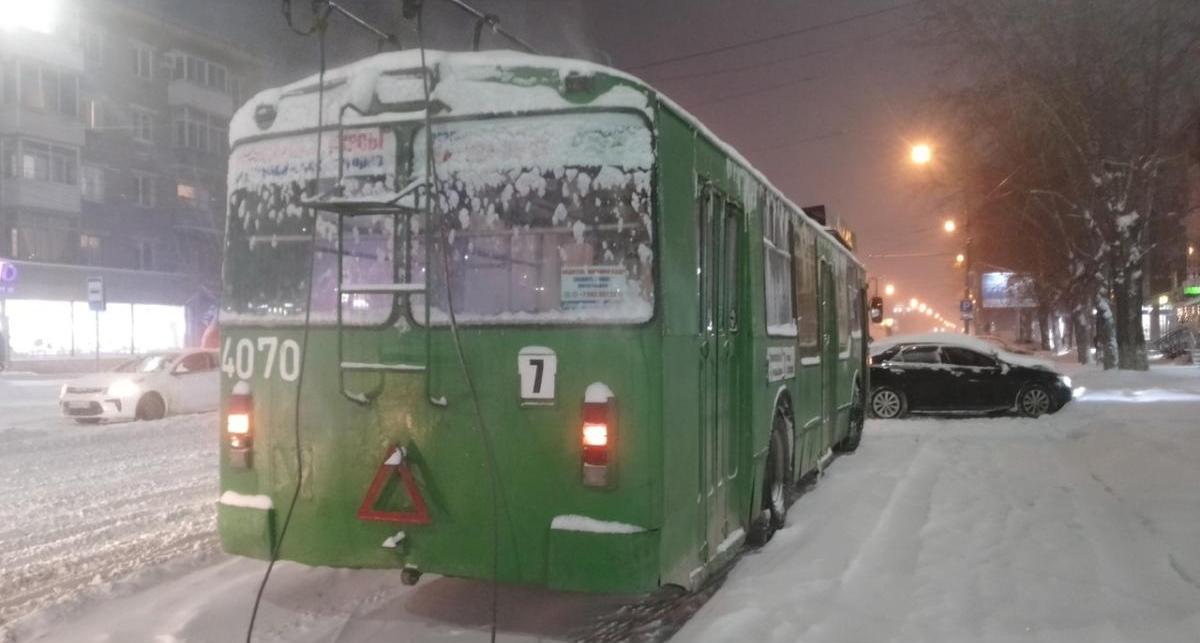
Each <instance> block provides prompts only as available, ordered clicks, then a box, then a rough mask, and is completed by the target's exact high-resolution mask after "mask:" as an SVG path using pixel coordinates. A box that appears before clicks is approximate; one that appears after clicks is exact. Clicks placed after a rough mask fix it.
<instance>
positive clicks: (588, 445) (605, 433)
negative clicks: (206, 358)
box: [579, 383, 617, 487]
mask: <svg viewBox="0 0 1200 643" xmlns="http://www.w3.org/2000/svg"><path fill="white" fill-rule="evenodd" d="M582 415H583V418H582V419H583V423H582V426H581V427H580V432H579V437H580V443H581V453H580V458H581V460H582V462H581V465H580V466H581V476H582V479H583V484H584V485H586V486H589V487H610V486H612V484H613V482H614V481H615V479H616V476H615V464H616V462H615V457H614V454H615V453H616V451H615V444H616V437H617V431H616V428H617V426H616V424H617V423H616V419H617V414H616V398H615V397H613V394H612V391H611V390H610V389H609V388H608V387H607V386H605V385H604V384H600V383H596V384H592V385H591V386H589V387H588V390H587V394H586V395H585V396H584V402H583V414H582Z"/></svg>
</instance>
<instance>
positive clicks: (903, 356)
mask: <svg viewBox="0 0 1200 643" xmlns="http://www.w3.org/2000/svg"><path fill="white" fill-rule="evenodd" d="M895 361H897V362H904V363H905V364H937V363H939V362H940V361H941V360H940V359H939V358H938V347H937V346H913V347H912V348H908V349H905V350H904V352H903V353H900V356H899V358H897V359H896V360H895Z"/></svg>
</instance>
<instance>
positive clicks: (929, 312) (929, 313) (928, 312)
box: [925, 308, 933, 317]
mask: <svg viewBox="0 0 1200 643" xmlns="http://www.w3.org/2000/svg"><path fill="white" fill-rule="evenodd" d="M925 316H926V317H933V309H932V308H926V309H925Z"/></svg>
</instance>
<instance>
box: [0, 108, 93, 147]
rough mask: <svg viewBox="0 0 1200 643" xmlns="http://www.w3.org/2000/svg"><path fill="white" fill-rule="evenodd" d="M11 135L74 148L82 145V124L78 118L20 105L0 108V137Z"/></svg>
mask: <svg viewBox="0 0 1200 643" xmlns="http://www.w3.org/2000/svg"><path fill="white" fill-rule="evenodd" d="M13 135H19V136H23V137H28V138H37V139H40V140H43V141H50V142H53V143H58V144H60V145H70V146H76V147H78V146H82V145H83V143H84V134H83V123H81V122H79V119H78V118H75V117H73V116H66V115H64V114H58V113H54V112H43V111H39V110H34V109H30V108H28V107H22V106H20V105H7V106H4V107H0V136H13Z"/></svg>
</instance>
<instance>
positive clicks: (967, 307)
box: [958, 297, 975, 320]
mask: <svg viewBox="0 0 1200 643" xmlns="http://www.w3.org/2000/svg"><path fill="white" fill-rule="evenodd" d="M958 310H959V312H961V313H962V318H963V319H964V320H970V319H975V302H973V301H971V300H970V299H969V298H965V297H964V298H963V300H962V301H960V302H958Z"/></svg>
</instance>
